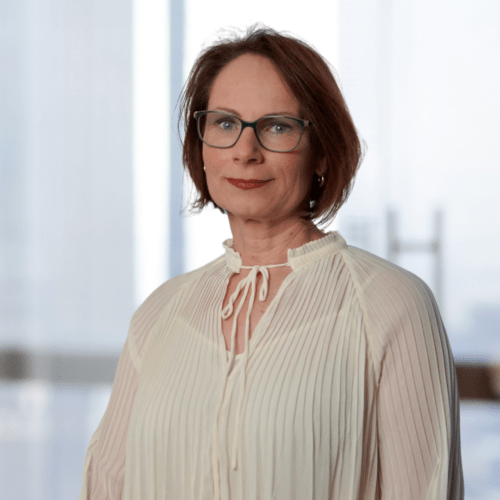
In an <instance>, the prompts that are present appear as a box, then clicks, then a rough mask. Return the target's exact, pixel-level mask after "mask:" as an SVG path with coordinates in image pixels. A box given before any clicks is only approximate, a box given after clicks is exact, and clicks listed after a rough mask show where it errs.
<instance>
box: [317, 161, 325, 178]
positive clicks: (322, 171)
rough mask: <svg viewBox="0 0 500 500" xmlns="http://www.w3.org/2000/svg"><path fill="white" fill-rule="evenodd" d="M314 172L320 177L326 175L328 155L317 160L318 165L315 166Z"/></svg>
mask: <svg viewBox="0 0 500 500" xmlns="http://www.w3.org/2000/svg"><path fill="white" fill-rule="evenodd" d="M314 173H315V174H316V175H317V176H318V177H321V176H322V175H325V173H326V157H323V158H321V159H319V160H318V161H317V162H316V166H315V168H314Z"/></svg>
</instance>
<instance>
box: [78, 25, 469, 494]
mask: <svg viewBox="0 0 500 500" xmlns="http://www.w3.org/2000/svg"><path fill="white" fill-rule="evenodd" d="M183 113H184V120H185V132H186V136H185V143H184V165H185V167H186V168H187V169H188V171H189V173H190V175H191V178H192V180H193V182H194V184H195V186H196V189H197V191H198V195H199V196H198V199H197V201H196V203H195V207H197V208H198V209H201V208H203V207H204V206H205V205H207V204H209V203H213V204H214V205H215V206H217V207H218V208H220V209H221V210H222V211H223V212H225V213H226V214H227V216H228V218H229V223H230V226H231V231H232V235H233V239H232V240H227V241H226V242H225V243H224V249H225V254H224V255H223V256H221V257H220V258H218V259H216V260H215V261H213V262H211V263H209V264H207V265H206V266H204V267H203V268H201V269H198V270H196V271H193V272H191V273H188V274H185V275H182V276H178V277H176V278H174V279H171V280H169V281H167V282H166V283H164V284H163V285H162V286H160V287H159V288H158V289H157V290H156V291H154V292H153V293H152V294H151V296H150V297H149V298H148V299H147V300H146V301H145V302H144V303H143V304H142V305H141V306H140V308H139V309H138V311H137V312H136V313H135V314H134V316H133V318H132V322H131V327H130V331H129V334H128V337H127V340H126V342H125V346H124V348H123V351H122V354H121V357H120V361H119V365H118V369H117V373H116V378H115V382H114V385H113V390H112V394H111V398H110V402H109V405H108V408H107V410H106V412H105V414H104V416H103V419H102V421H101V423H100V424H99V427H98V428H97V430H96V432H95V433H94V435H93V436H92V439H91V442H90V445H89V449H88V452H87V455H86V458H85V466H84V467H85V469H84V484H83V488H82V492H81V495H80V498H81V499H85V498H91V499H92V500H97V499H103V500H104V499H119V498H124V499H126V500H132V499H134V500H135V499H141V500H148V499H160V498H161V499H175V500H191V499H193V500H195V499H196V500H214V499H215V500H219V499H224V500H226V499H231V500H247V499H248V500H285V499H286V500H291V499H300V500H305V499H308V500H313V499H317V500H330V499H342V500H344V499H349V500H350V499H353V500H354V499H363V500H375V499H380V498H381V499H384V500H385V499H394V500H396V499H397V500H402V499H407V500H410V499H411V500H417V499H419V500H420V499H422V500H424V499H431V498H432V499H450V500H451V499H453V500H459V499H463V475H462V464H461V455H460V428H459V398H458V390H457V381H456V373H455V365H454V360H453V356H452V352H451V349H450V345H449V342H448V338H447V335H446V332H445V330H444V327H443V324H442V322H441V318H440V315H439V312H438V309H437V306H436V303H435V301H434V298H433V296H432V293H431V292H430V291H429V289H428V287H427V286H426V285H425V284H424V283H423V282H422V281H421V280H420V279H419V278H417V277H416V276H414V275H412V274H411V273H409V272H407V271H405V270H403V269H401V268H399V267H397V266H394V265H392V264H390V263H388V262H386V261H384V260H382V259H380V258H378V257H375V256H374V255H372V254H369V253H367V252H365V251H362V250H359V249H357V248H353V247H349V246H347V244H346V242H345V241H344V239H343V238H342V237H341V236H340V234H339V233H338V232H333V233H327V234H325V233H324V232H322V231H321V230H320V229H318V227H317V225H316V223H315V221H318V220H319V221H323V222H324V221H327V220H330V219H331V218H332V217H333V216H334V215H335V214H336V213H337V211H338V209H339V208H340V206H341V205H342V203H343V202H344V201H345V199H346V197H347V195H348V193H349V190H350V187H351V185H352V181H353V178H354V175H355V173H356V170H357V168H358V165H359V163H360V159H361V156H362V155H361V146H360V141H359V139H358V136H357V134H356V130H355V128H354V125H353V123H352V120H351V117H350V115H349V112H348V110H347V107H346V104H345V102H344V100H343V98H342V95H341V93H340V91H339V88H338V86H337V84H336V82H335V79H334V77H333V76H332V73H331V72H330V70H329V69H328V66H327V64H326V63H325V62H324V60H323V59H322V58H321V56H319V55H318V54H317V53H316V52H315V51H314V50H313V49H312V48H310V47H309V46H308V45H306V44H304V43H303V42H300V41H298V40H296V39H294V38H292V37H289V36H285V35H282V34H279V33H276V32H274V31H272V30H269V29H258V30H256V29H250V30H249V32H248V33H247V34H246V36H244V37H241V38H233V39H228V40H223V41H221V42H219V43H217V44H216V45H214V46H212V47H210V48H208V49H207V50H206V51H205V52H204V53H202V54H201V56H200V57H199V59H198V60H197V62H196V64H195V66H194V68H193V70H192V72H191V75H190V77H189V81H188V84H187V87H186V90H185V94H184V100H183Z"/></svg>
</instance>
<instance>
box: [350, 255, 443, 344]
mask: <svg viewBox="0 0 500 500" xmlns="http://www.w3.org/2000/svg"><path fill="white" fill-rule="evenodd" d="M341 253H342V258H343V260H344V262H345V265H346V267H347V268H348V271H349V274H350V277H351V279H352V282H353V285H354V287H355V290H356V295H357V298H358V301H359V304H360V308H361V310H362V313H363V318H364V321H365V324H366V326H367V329H368V330H369V333H370V334H371V335H372V336H375V337H376V338H377V344H378V345H380V346H384V345H386V344H387V343H388V342H391V340H393V339H394V337H395V336H397V335H405V334H409V332H411V331H415V329H416V328H417V327H416V326H417V325H420V327H423V326H425V328H426V330H429V328H430V329H431V330H435V329H436V328H437V324H438V323H440V321H441V318H440V316H439V311H438V308H437V304H436V301H435V299H434V296H433V294H432V292H431V290H430V288H429V287H428V286H427V284H426V283H425V282H424V281H423V280H422V279H420V278H419V277H418V276H416V275H415V274H413V273H411V272H410V271H407V270H406V269H403V268H401V267H399V266H397V265H395V264H393V263H391V262H389V261H387V260H385V259H382V258H380V257H377V256H376V255H373V254H371V253H369V252H366V251H365V250H361V249H359V248H356V247H351V246H346V247H345V248H344V249H343V250H342V251H341Z"/></svg>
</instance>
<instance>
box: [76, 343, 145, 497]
mask: <svg viewBox="0 0 500 500" xmlns="http://www.w3.org/2000/svg"><path fill="white" fill-rule="evenodd" d="M138 378H139V374H138V371H137V369H136V367H135V366H134V364H133V362H132V358H131V356H130V350H129V339H127V341H126V342H125V345H124V347H123V350H122V353H121V355H120V360H119V362H118V367H117V370H116V375H115V380H114V383H113V389H112V391H111V397H110V399H109V403H108V407H107V409H106V411H105V413H104V416H103V417H102V419H101V422H100V424H99V426H98V427H97V430H96V431H95V432H94V434H93V435H92V437H91V439H90V443H89V446H88V449H87V453H86V456H85V461H84V466H83V486H82V489H81V492H80V496H79V497H78V500H118V499H120V498H121V496H122V491H123V482H124V471H125V447H126V441H127V429H128V423H129V420H130V415H131V413H132V408H133V405H134V400H135V394H136V391H137V382H138Z"/></svg>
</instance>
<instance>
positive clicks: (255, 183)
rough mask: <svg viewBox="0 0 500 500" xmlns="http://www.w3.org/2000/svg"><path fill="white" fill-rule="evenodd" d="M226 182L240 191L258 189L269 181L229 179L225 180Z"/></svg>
mask: <svg viewBox="0 0 500 500" xmlns="http://www.w3.org/2000/svg"><path fill="white" fill-rule="evenodd" d="M227 180H228V182H230V183H231V184H232V185H233V186H236V187H237V188H240V189H255V188H259V187H262V186H265V185H266V184H267V183H268V182H270V180H269V181H261V180H259V179H229V178H227Z"/></svg>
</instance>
